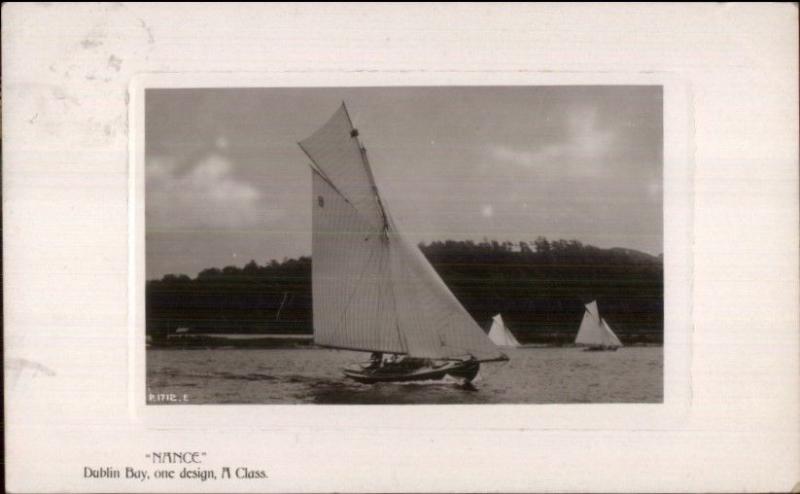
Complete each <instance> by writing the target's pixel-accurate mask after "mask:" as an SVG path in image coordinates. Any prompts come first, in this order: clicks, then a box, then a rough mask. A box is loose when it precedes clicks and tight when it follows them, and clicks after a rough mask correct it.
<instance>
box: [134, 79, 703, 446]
mask: <svg viewBox="0 0 800 494" xmlns="http://www.w3.org/2000/svg"><path fill="white" fill-rule="evenodd" d="M537 85H538V86H559V85H565V86H566V85H573V86H581V85H585V86H599V85H618V86H626V85H660V86H662V87H663V123H664V125H663V129H664V136H663V137H664V138H663V153H664V155H663V194H664V196H663V234H664V257H663V258H664V343H663V380H664V381H663V402H662V403H657V404H628V403H625V404H616V403H597V404H481V405H466V404H457V405H455V404H454V405H424V404H420V405H413V406H407V405H317V404H314V405H305V406H304V405H301V404H285V405H284V404H280V405H278V404H269V405H266V404H265V405H262V404H235V405H233V404H232V405H228V404H219V405H216V404H214V405H212V404H197V405H193V404H190V403H189V404H177V405H147V404H146V393H147V386H146V365H145V354H146V349H145V314H144V301H145V294H144V292H145V282H146V275H145V185H144V184H145V142H144V141H145V140H144V135H145V118H146V115H145V104H144V98H145V91H146V90H147V89H155V88H160V89H164V88H217V89H219V88H231V89H235V88H262V87H263V88H269V87H276V88H278V87H283V88H285V87H319V88H323V87H329V88H336V87H367V86H373V87H374V86H381V87H402V86H537ZM129 96H130V105H129V119H130V121H129V123H130V129H131V136H130V147H129V151H130V156H129V166H130V167H129V197H128V200H129V206H130V207H129V209H128V212H129V215H130V216H129V239H128V242H129V256H128V262H129V270H128V272H129V300H128V303H129V311H128V324H129V334H128V336H129V357H130V358H129V378H130V381H129V384H130V386H129V398H128V401H129V411H130V415H131V418H132V419H133V420H135V421H139V422H145V423H146V424H148V425H153V426H169V427H178V428H181V427H188V428H195V427H209V426H214V427H224V424H226V423H242V421H243V420H244V421H246V422H250V423H253V424H259V425H260V426H264V425H267V424H268V425H269V427H270V428H273V427H274V428H281V429H285V428H296V427H299V428H308V427H318V426H319V425H320V423H326V422H330V421H331V416H332V415H335V416H336V419H335V421H334V422H335V423H336V424H337V427H346V428H365V427H366V428H373V429H380V428H383V427H388V426H387V424H389V423H391V424H392V426H391V428H393V429H396V428H397V424H404V426H403V427H404V428H409V429H418V428H420V426H419V425H418V424H420V423H424V424H425V426H423V428H430V429H436V430H441V429H445V430H447V429H459V428H465V427H468V428H471V429H475V428H477V429H486V430H562V429H569V430H574V429H576V427H577V428H579V429H587V430H588V429H591V430H635V429H639V428H647V429H669V428H671V427H674V426H676V425H677V424H680V423H681V421H682V420H684V419H685V416H686V414H687V413H688V409H689V407H690V400H691V394H692V393H691V378H690V364H691V336H692V323H691V321H692V281H691V280H692V264H691V259H692V250H691V245H692V232H693V229H692V216H691V215H692V208H693V190H692V170H693V160H692V156H691V155H690V149H691V141H692V139H693V129H692V128H691V119H690V118H689V116H690V115H691V112H692V111H693V109H692V107H691V96H690V92H689V88H688V84H687V83H686V82H685V81H682V80H680V78H679V77H677V76H676V75H674V74H669V73H650V72H630V73H628V72H613V73H610V72H603V73H589V72H586V73H574V72H570V73H555V72H528V71H509V72H503V71H500V72H498V71H490V72H466V73H465V72H458V73H453V72H448V71H443V72H411V73H409V72H384V71H381V72H364V71H354V72H341V71H336V72H325V71H319V72H291V71H287V72H273V73H257V74H256V73H247V72H240V73H180V74H178V73H157V74H141V75H138V76H136V77H134V78H133V79H132V81H131V84H130V86H129ZM443 407H454V408H455V410H454V413H448V416H447V418H446V419H445V418H444V417H443V416H442V413H441V411H442V410H443ZM187 413H188V414H189V415H190V416H191V419H190V420H188V421H187ZM389 416H391V420H389V419H388V418H389ZM423 418H424V421H421V420H419V419H423ZM476 424H480V425H476ZM578 424H579V425H578Z"/></svg>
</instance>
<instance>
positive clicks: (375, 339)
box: [299, 103, 508, 383]
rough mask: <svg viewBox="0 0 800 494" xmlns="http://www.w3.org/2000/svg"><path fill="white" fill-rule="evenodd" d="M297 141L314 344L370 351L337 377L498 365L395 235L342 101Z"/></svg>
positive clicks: (471, 372)
mask: <svg viewBox="0 0 800 494" xmlns="http://www.w3.org/2000/svg"><path fill="white" fill-rule="evenodd" d="M299 145H300V148H301V149H302V150H303V151H304V152H305V153H306V155H307V156H308V157H309V159H310V160H311V162H312V164H311V165H310V166H311V171H312V173H311V175H312V182H313V202H312V216H313V220H312V221H313V228H312V298H313V311H314V316H313V318H314V342H315V343H316V344H317V345H320V346H325V347H330V348H339V349H346V350H355V351H363V352H370V353H372V354H373V357H372V360H371V361H370V362H368V363H365V364H356V365H353V366H349V367H348V368H346V369H345V370H344V374H345V376H347V377H349V378H351V379H354V380H356V381H359V382H363V383H377V382H403V381H415V380H429V379H442V378H444V377H445V376H448V375H449V376H452V377H455V378H458V379H462V380H464V381H467V382H469V381H471V380H472V379H474V378H475V376H476V375H477V374H478V372H479V369H480V364H481V362H491V361H500V360H508V357H506V356H505V355H504V354H503V353H501V352H500V350H499V349H498V348H497V346H496V345H495V344H494V343H492V341H491V340H490V339H489V338H488V337H487V336H486V334H485V333H484V332H483V330H482V329H481V328H480V326H478V324H477V323H476V322H475V321H474V320H473V319H472V317H471V316H470V315H469V313H467V311H466V310H465V309H464V307H463V306H462V305H461V303H460V302H459V301H458V300H457V299H456V297H455V296H454V295H453V294H452V292H450V290H449V289H448V288H447V286H446V285H445V284H444V282H443V281H442V279H441V278H440V277H439V275H438V274H437V273H436V271H435V270H434V269H433V267H432V266H431V265H430V263H429V262H428V261H427V259H426V258H425V257H424V256H423V255H422V252H420V250H419V248H418V247H417V246H416V245H414V244H412V243H410V242H409V241H408V240H407V239H406V238H405V237H404V236H403V235H401V234H400V232H399V230H398V228H397V226H396V224H395V222H394V220H393V219H392V217H391V215H390V214H389V211H388V210H387V208H386V206H385V202H384V200H383V199H382V198H381V196H380V194H379V192H378V187H377V184H376V182H375V178H374V176H373V174H372V169H371V167H370V164H369V161H368V159H367V152H366V149H365V148H364V147H363V146H362V144H361V141H360V140H359V138H358V131H357V130H356V129H355V128H354V127H353V124H352V121H351V119H350V115H349V114H348V112H347V108H346V107H345V105H344V103H343V104H342V106H341V107H340V108H339V109H338V110H337V111H336V113H334V115H333V116H332V117H331V118H330V120H328V122H327V123H326V124H325V125H324V126H323V127H322V128H320V129H319V130H317V131H316V132H315V133H314V134H313V135H312V136H311V137H309V138H307V139H305V140H303V141H301V142H300V143H299ZM384 354H385V355H390V356H395V358H389V359H384V358H383V355H384Z"/></svg>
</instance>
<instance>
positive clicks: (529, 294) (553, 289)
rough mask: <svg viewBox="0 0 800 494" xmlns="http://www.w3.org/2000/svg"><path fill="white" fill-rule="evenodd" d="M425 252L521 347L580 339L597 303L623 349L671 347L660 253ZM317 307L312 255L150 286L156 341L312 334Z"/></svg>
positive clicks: (545, 244) (477, 311)
mask: <svg viewBox="0 0 800 494" xmlns="http://www.w3.org/2000/svg"><path fill="white" fill-rule="evenodd" d="M420 247H421V250H422V252H423V253H424V254H425V256H426V257H427V258H428V260H429V261H430V262H431V264H433V266H434V268H435V269H436V271H437V272H438V273H439V274H440V276H441V277H442V279H443V280H444V282H445V283H446V284H447V285H448V286H449V287H450V289H451V290H452V291H453V293H454V294H455V295H456V297H457V298H458V299H459V300H460V301H461V303H462V304H463V305H464V307H465V308H466V309H467V311H469V313H470V314H471V315H472V316H473V317H474V318H475V320H476V321H477V322H478V323H479V324H480V325H481V326H483V327H485V328H488V326H489V322H490V320H491V317H492V316H493V315H494V314H496V313H502V314H503V318H504V320H505V321H506V323H507V324H508V326H509V327H510V328H511V330H512V331H513V332H514V333H515V334H516V335H517V338H518V339H519V340H520V342H522V343H548V344H565V343H571V342H572V340H573V339H574V337H575V333H576V332H577V328H578V325H579V324H580V320H581V317H582V316H583V304H584V303H586V302H589V301H591V300H593V299H596V300H597V301H598V303H599V305H600V310H601V312H602V314H603V316H604V317H605V318H606V319H607V320H608V322H609V324H611V326H612V327H613V328H614V329H615V331H616V332H617V334H618V335H619V337H620V339H621V340H622V341H623V343H626V344H634V343H644V342H647V343H660V342H661V341H662V337H663V263H662V259H661V258H660V257H655V256H651V255H649V254H646V253H642V252H638V251H635V250H631V249H622V248H613V249H600V248H598V247H594V246H591V245H583V244H581V243H580V242H577V241H565V240H557V241H548V240H547V239H544V238H541V237H540V238H539V239H537V240H536V241H534V242H532V245H531V244H528V243H526V242H519V243H516V244H512V243H510V242H503V243H500V242H496V241H491V242H489V241H484V242H481V243H475V242H471V241H444V242H432V243H430V244H427V245H421V246H420ZM311 307H312V305H311V258H310V257H301V258H299V259H287V260H284V261H283V262H278V261H275V260H273V261H271V262H269V263H268V264H266V265H259V264H258V263H256V262H255V261H251V262H250V263H248V264H247V265H246V266H244V267H235V266H228V267H225V268H223V269H218V268H210V269H206V270H204V271H202V272H201V273H199V274H198V276H197V277H195V278H189V277H188V276H185V275H166V276H164V277H163V278H162V279H160V280H151V281H148V282H147V332H148V335H150V336H151V337H152V339H153V342H154V344H158V343H159V342H160V341H164V339H165V337H166V335H168V334H170V333H173V332H174V331H175V330H176V329H177V328H189V331H190V332H192V333H218V334H219V333H223V334H224V333H265V334H310V333H312V332H313V330H312V308H311Z"/></svg>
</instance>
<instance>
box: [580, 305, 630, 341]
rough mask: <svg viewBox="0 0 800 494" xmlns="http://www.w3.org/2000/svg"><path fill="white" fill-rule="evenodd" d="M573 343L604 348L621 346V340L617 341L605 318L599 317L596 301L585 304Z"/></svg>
mask: <svg viewBox="0 0 800 494" xmlns="http://www.w3.org/2000/svg"><path fill="white" fill-rule="evenodd" d="M575 344H576V345H585V346H592V347H605V348H611V347H621V346H622V342H621V341H619V338H617V335H616V334H614V331H612V330H611V327H610V326H609V325H608V323H607V322H606V320H605V319H603V318H602V317H600V312H599V311H598V309H597V301H592V302H590V303H588V304H586V309H585V310H584V312H583V320H582V321H581V326H580V328H579V329H578V335H577V336H576V337H575Z"/></svg>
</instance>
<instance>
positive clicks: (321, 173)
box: [297, 142, 358, 211]
mask: <svg viewBox="0 0 800 494" xmlns="http://www.w3.org/2000/svg"><path fill="white" fill-rule="evenodd" d="M297 145H298V146H300V149H302V150H303V152H304V153H305V154H306V156H307V157H308V159H310V160H311V162H312V163H314V166H311V170H312V171H313V172H314V173H316V174H317V175H319V177H320V178H321V179H322V180H324V181H325V183H327V184H328V185H330V186H331V188H332V189H333V190H334V191H335V192H336V193H337V194H339V195H340V196H342V199H344V201H345V202H346V203H347V204H349V205H351V206H353V209H356V207H355V206H354V205H353V203H352V202H350V199H348V198H347V196H346V195H344V194H343V193H342V191H340V190H339V188H338V187H336V186H335V185H334V184H333V182H332V181H331V179H330V178H328V176H327V175H326V174H325V172H324V171H323V170H322V168H321V167H320V166H319V165H318V164H317V162H316V161H314V158H312V157H311V154H309V152H308V151H306V148H304V147H303V144H302V143H299V142H298V143H297ZM356 211H358V209H356Z"/></svg>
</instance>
